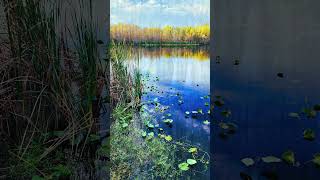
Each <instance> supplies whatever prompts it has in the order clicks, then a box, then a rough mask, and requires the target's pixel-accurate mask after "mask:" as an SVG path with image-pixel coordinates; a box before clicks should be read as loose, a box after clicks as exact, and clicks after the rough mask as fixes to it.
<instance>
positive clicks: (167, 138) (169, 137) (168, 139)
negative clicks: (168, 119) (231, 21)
mask: <svg viewBox="0 0 320 180" xmlns="http://www.w3.org/2000/svg"><path fill="white" fill-rule="evenodd" d="M164 139H165V140H166V141H169V142H170V141H172V137H171V136H170V135H168V136H166V137H165V138H164Z"/></svg>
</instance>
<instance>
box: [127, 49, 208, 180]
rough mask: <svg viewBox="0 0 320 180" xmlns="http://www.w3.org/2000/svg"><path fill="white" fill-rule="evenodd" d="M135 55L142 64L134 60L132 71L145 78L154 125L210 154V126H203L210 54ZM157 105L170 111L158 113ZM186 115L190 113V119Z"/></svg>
mask: <svg viewBox="0 0 320 180" xmlns="http://www.w3.org/2000/svg"><path fill="white" fill-rule="evenodd" d="M135 52H136V53H139V57H140V60H139V61H137V60H135V63H134V64H136V66H134V67H133V68H138V69H139V70H140V72H141V73H142V74H143V76H144V77H145V78H144V92H146V93H147V94H144V95H143V97H142V102H144V103H147V102H149V103H148V104H147V105H146V108H147V111H148V112H149V113H150V114H151V115H153V116H154V120H153V123H154V124H159V127H160V128H163V129H164V132H165V134H167V135H171V136H172V137H173V139H174V140H176V141H183V142H187V143H190V144H192V145H194V146H196V147H198V148H201V149H202V150H204V151H206V152H208V153H209V151H210V125H208V124H207V125H206V124H204V123H203V122H204V121H205V120H208V121H210V117H209V114H208V110H209V109H210V106H209V104H210V97H208V95H209V92H210V60H209V56H208V51H207V50H206V49H193V50H191V49H187V48H171V49H169V48H156V49H154V48H153V49H146V48H145V49H144V48H142V49H141V48H140V49H137V50H135ZM179 101H180V102H179ZM150 102H153V103H150ZM155 102H157V103H159V104H160V107H166V108H167V110H164V111H163V112H161V111H160V110H157V109H156V106H155V105H154V103H155ZM206 103H207V105H206ZM199 109H202V112H203V114H200V113H198V114H197V115H196V116H195V117H192V115H191V112H192V111H198V110H199ZM186 111H189V112H190V115H189V116H188V117H186ZM168 114H169V115H168ZM164 119H172V120H173V123H172V126H169V125H167V124H165V123H164V122H163V120H164ZM187 155H189V156H190V153H185V155H182V157H185V158H188V157H187ZM189 158H191V157H189ZM196 170H197V171H203V169H196ZM196 174H197V178H198V179H209V174H210V172H209V171H208V170H207V171H204V172H202V173H196ZM194 178H195V177H194Z"/></svg>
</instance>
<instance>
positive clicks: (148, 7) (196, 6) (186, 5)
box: [111, 0, 210, 24]
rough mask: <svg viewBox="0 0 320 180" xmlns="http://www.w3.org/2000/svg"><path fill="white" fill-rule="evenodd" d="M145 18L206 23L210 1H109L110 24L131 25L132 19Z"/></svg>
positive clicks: (140, 19) (141, 19) (139, 19)
mask: <svg viewBox="0 0 320 180" xmlns="http://www.w3.org/2000/svg"><path fill="white" fill-rule="evenodd" d="M146 16H153V17H154V21H161V18H160V16H165V17H172V18H189V19H190V18H191V19H194V20H197V19H199V20H200V21H208V19H209V16H210V0H112V1H111V22H112V23H118V22H127V21H129V22H131V23H132V21H134V20H135V19H134V17H137V20H138V21H143V19H144V17H146ZM148 18H151V17H148ZM181 20H183V19H181ZM155 23H156V22H155ZM207 23H208V22H207ZM160 24H161V23H160Z"/></svg>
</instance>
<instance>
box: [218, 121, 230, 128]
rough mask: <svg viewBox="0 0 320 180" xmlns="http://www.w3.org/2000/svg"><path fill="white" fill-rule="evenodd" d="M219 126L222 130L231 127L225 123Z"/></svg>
mask: <svg viewBox="0 0 320 180" xmlns="http://www.w3.org/2000/svg"><path fill="white" fill-rule="evenodd" d="M219 126H220V127H221V128H222V129H229V125H228V124H227V123H224V122H221V123H219Z"/></svg>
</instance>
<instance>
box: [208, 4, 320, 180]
mask: <svg viewBox="0 0 320 180" xmlns="http://www.w3.org/2000/svg"><path fill="white" fill-rule="evenodd" d="M231 4H232V6H231ZM315 7H319V2H316V1H297V0H292V1H248V0H245V1H241V3H240V1H238V2H231V1H229V0H226V1H223V2H222V1H220V2H218V1H217V2H216V3H215V8H214V11H215V12H214V14H215V17H216V20H215V27H216V28H215V33H216V34H215V35H216V36H215V38H214V41H215V44H216V46H215V47H214V48H215V49H214V50H213V52H214V54H215V57H216V56H220V59H221V62H220V64H216V63H215V62H214V60H213V61H212V63H211V75H212V76H211V91H212V93H211V94H213V95H221V96H222V97H223V98H224V100H225V105H224V107H223V108H228V109H230V110H231V112H232V115H231V117H229V118H228V119H226V118H224V117H222V116H221V115H220V113H219V111H221V109H223V108H216V109H215V115H214V119H216V120H218V121H219V120H224V121H234V122H235V123H236V124H237V125H238V130H237V132H236V133H235V134H234V135H233V136H230V137H229V138H227V139H222V138H220V137H219V135H218V134H219V131H220V130H221V129H220V128H218V127H217V126H214V128H213V131H214V132H213V139H212V143H211V145H212V148H213V152H214V154H213V157H214V163H213V172H212V177H213V178H214V179H217V180H236V179H240V172H245V173H247V174H249V175H250V176H251V177H252V178H253V179H266V178H265V177H264V176H263V175H261V174H263V172H269V174H271V173H270V172H274V173H273V174H274V177H277V179H281V180H282V179H284V180H287V179H294V180H295V179H298V180H300V179H304V180H307V179H308V180H309V179H311V180H313V179H315V180H316V179H319V178H320V169H319V168H316V167H315V165H314V164H313V163H312V162H310V160H311V159H312V158H313V155H314V154H315V153H319V152H320V144H319V142H320V141H319V140H320V131H319V129H320V116H319V112H318V114H317V116H316V117H315V118H313V119H311V118H307V117H306V116H305V115H303V114H302V113H300V112H301V110H302V109H303V108H310V107H312V106H313V105H315V104H319V103H320V83H319V77H320V71H319V69H320V63H319V57H320V56H319V55H320V54H319V49H320V35H319V30H320V28H319V27H320V26H319V24H320V23H319V17H320V13H319V11H318V10H316V8H315ZM236 56H238V57H240V64H239V65H234V59H235V57H236ZM278 73H283V77H278V76H277V74H278ZM290 112H297V113H300V116H301V118H300V119H297V118H291V117H289V116H288V114H289V113H290ZM307 128H311V129H313V130H314V132H315V133H316V139H315V140H314V141H307V140H304V139H303V131H304V130H305V129H307ZM286 150H292V151H294V152H295V158H296V161H298V162H299V164H300V166H299V167H293V166H291V165H287V164H285V163H275V164H265V163H263V162H261V161H258V158H257V157H263V156H268V155H273V156H277V157H281V154H282V153H283V152H284V151H286ZM245 157H251V158H254V159H255V160H256V162H257V163H256V164H255V165H254V166H252V167H245V166H244V164H242V163H241V161H240V160H241V159H242V158H245ZM264 174H266V173H264ZM275 174H276V176H275Z"/></svg>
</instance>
